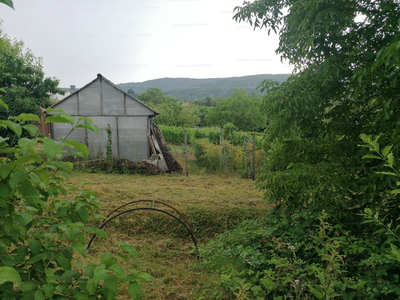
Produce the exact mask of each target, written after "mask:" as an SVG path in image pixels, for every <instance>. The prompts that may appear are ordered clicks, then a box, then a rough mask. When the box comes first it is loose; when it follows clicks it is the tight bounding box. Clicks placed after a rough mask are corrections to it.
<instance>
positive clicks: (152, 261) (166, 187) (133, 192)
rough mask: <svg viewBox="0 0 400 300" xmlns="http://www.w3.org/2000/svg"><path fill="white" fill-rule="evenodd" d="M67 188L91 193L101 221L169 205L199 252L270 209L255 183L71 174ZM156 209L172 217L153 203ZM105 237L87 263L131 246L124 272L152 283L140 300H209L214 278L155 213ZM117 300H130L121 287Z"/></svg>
mask: <svg viewBox="0 0 400 300" xmlns="http://www.w3.org/2000/svg"><path fill="white" fill-rule="evenodd" d="M82 182H86V183H89V185H83V184H82ZM68 183H69V184H72V185H73V186H75V187H79V188H90V189H91V190H93V191H94V192H95V195H96V196H97V198H98V199H99V200H100V202H101V203H102V204H103V207H102V208H101V211H100V212H99V213H101V214H103V215H107V214H108V213H109V212H110V211H112V210H113V209H115V208H117V207H118V206H120V205H122V204H125V203H128V202H130V201H136V200H155V201H161V202H163V203H166V204H168V205H171V206H173V207H174V208H176V209H177V210H179V211H180V212H181V213H183V214H184V215H185V216H186V218H187V219H188V221H189V222H190V224H191V226H192V227H193V231H194V232H195V236H196V239H197V242H198V245H199V247H201V246H202V245H205V244H206V243H207V242H208V241H209V240H210V239H213V238H215V236H216V235H218V234H220V233H222V232H223V231H224V230H227V229H230V228H234V227H235V226H236V225H237V224H239V223H240V222H241V221H243V220H246V219H252V218H256V217H258V216H261V215H262V214H263V213H264V212H265V211H266V210H268V208H269V207H268V205H267V204H265V203H263V201H262V192H260V191H259V190H258V188H257V187H256V185H255V183H254V181H251V180H247V179H237V178H220V177H216V176H197V175H191V176H189V177H186V176H180V175H161V176H141V175H119V174H118V175H117V174H97V173H79V172H74V173H73V175H72V176H71V177H70V179H69V180H68ZM150 206H152V203H147V202H145V203H143V202H141V203H136V204H131V205H129V206H127V207H126V209H129V208H132V207H150ZM155 207H157V208H159V209H162V210H165V211H169V212H171V210H170V209H169V208H168V207H166V206H163V205H160V204H157V203H155ZM93 225H96V226H97V225H98V224H93ZM105 231H106V233H107V236H108V239H107V240H106V241H105V240H103V239H101V238H99V237H97V238H96V239H95V240H94V241H93V243H92V246H91V248H90V249H89V251H88V253H89V257H88V260H89V259H94V260H99V258H100V256H101V255H102V254H103V253H105V252H111V253H117V252H119V251H120V248H119V247H118V246H116V245H115V244H116V243H117V242H128V243H130V244H131V245H133V246H134V247H135V248H136V249H137V251H138V259H137V260H135V261H134V262H133V263H132V265H130V264H125V265H124V267H125V268H126V269H129V268H135V269H136V270H137V271H139V272H148V273H150V274H151V275H152V276H153V277H154V281H153V282H149V283H144V284H142V286H143V299H198V298H199V297H200V296H201V297H203V298H202V299H212V297H211V296H208V295H210V294H209V293H210V291H209V289H210V288H212V284H213V281H215V280H218V277H217V275H215V274H212V273H209V272H208V271H207V270H206V269H205V268H204V267H203V266H202V264H201V261H199V260H198V259H197V252H196V250H195V247H194V243H193V240H192V239H191V236H190V234H189V233H188V231H187V230H186V228H184V227H183V226H182V224H180V223H179V222H178V221H176V220H175V219H174V218H172V217H170V216H168V215H166V214H163V213H160V212H157V211H149V210H137V211H134V212H131V213H127V214H124V215H122V216H120V217H118V218H116V219H115V220H113V221H112V222H110V223H109V224H107V226H106V228H105ZM118 299H129V297H127V292H126V288H125V287H122V291H121V293H120V295H119V297H118Z"/></svg>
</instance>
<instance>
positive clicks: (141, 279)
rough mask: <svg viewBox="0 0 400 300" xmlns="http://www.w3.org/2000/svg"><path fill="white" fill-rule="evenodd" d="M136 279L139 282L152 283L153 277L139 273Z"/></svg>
mask: <svg viewBox="0 0 400 300" xmlns="http://www.w3.org/2000/svg"><path fill="white" fill-rule="evenodd" d="M138 279H139V280H140V281H153V276H151V275H150V274H149V273H144V272H143V273H139V274H138Z"/></svg>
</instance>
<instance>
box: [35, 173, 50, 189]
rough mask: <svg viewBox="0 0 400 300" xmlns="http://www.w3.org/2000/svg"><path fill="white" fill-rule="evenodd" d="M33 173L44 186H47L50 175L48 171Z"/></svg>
mask: <svg viewBox="0 0 400 300" xmlns="http://www.w3.org/2000/svg"><path fill="white" fill-rule="evenodd" d="M33 173H34V174H36V175H37V176H38V177H39V178H40V179H41V180H42V181H43V183H44V184H45V185H49V182H50V173H49V172H48V171H45V170H40V169H38V170H34V171H33Z"/></svg>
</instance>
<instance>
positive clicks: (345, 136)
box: [234, 0, 400, 217]
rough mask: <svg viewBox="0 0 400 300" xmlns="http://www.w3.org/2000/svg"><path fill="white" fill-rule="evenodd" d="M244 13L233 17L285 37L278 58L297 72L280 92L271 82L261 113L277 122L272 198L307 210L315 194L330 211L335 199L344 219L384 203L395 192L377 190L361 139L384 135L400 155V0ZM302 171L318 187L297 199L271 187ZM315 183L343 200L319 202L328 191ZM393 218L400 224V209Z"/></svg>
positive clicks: (263, 7)
mask: <svg viewBox="0 0 400 300" xmlns="http://www.w3.org/2000/svg"><path fill="white" fill-rule="evenodd" d="M235 11H236V14H235V16H234V19H236V20H238V21H247V22H249V23H250V24H252V25H253V26H254V27H255V28H263V27H266V28H268V29H269V30H273V31H275V32H277V33H279V37H280V43H279V47H278V49H277V53H279V54H281V57H282V58H283V59H287V60H289V62H290V63H291V64H293V65H294V66H295V69H296V71H297V73H296V74H295V75H293V76H292V77H291V78H289V80H288V81H287V82H285V83H283V84H282V85H281V86H279V87H276V86H271V85H269V83H267V82H266V83H265V88H266V89H267V95H266V96H265V98H264V101H263V106H262V109H263V111H264V113H265V114H267V115H268V120H269V124H268V126H267V129H266V130H267V133H268V143H267V144H268V145H273V147H272V149H271V156H270V160H269V161H268V163H267V165H268V168H267V169H266V172H265V174H264V175H265V176H264V177H263V179H262V181H263V182H264V183H263V187H264V188H265V189H266V190H268V192H267V193H266V194H267V197H272V198H274V199H276V201H278V202H279V203H282V204H283V203H284V206H287V207H288V206H290V207H292V208H296V209H298V208H300V207H304V206H303V204H305V203H310V202H309V201H310V200H309V197H310V195H313V197H316V198H317V200H316V201H315V202H316V203H319V204H320V205H322V206H323V205H324V203H325V204H326V202H324V201H329V203H330V206H329V207H331V208H333V210H332V213H335V211H336V213H335V214H336V215H339V214H340V215H346V212H347V213H349V214H354V213H356V212H361V211H362V209H363V208H365V207H368V206H370V205H371V206H374V207H376V206H380V205H382V199H380V196H379V193H377V190H381V191H384V190H385V189H386V188H387V186H386V185H385V182H382V181H379V182H380V183H379V184H378V183H376V184H374V182H377V180H378V178H376V176H375V175H374V174H371V173H370V172H368V170H367V168H368V167H370V165H371V162H369V163H366V162H363V163H360V160H359V158H360V157H361V156H362V153H363V151H365V150H364V149H362V148H360V147H358V143H359V136H360V134H361V133H366V134H381V135H382V137H381V139H382V140H383V141H385V142H386V141H388V140H390V141H392V142H393V143H394V148H393V150H394V152H395V153H396V155H397V154H398V149H399V148H398V147H399V143H400V139H399V137H400V135H399V134H398V133H399V128H398V115H399V113H400V97H399V96H400V87H399V85H398V84H397V82H398V80H399V75H400V72H399V67H398V66H399V62H400V47H399V40H400V34H399V19H398V16H399V14H400V5H399V3H398V1H389V0H380V1H355V0H353V1H347V0H346V1H345V0H335V1H326V0H320V1H300V0H299V1H288V0H287V1H285V0H284V1H277V0H267V1H255V2H251V3H250V2H245V4H244V6H242V7H236V8H235ZM293 164H295V165H293ZM288 166H293V168H292V169H291V170H288ZM271 172H272V173H271ZM273 172H275V173H273ZM299 172H300V173H301V174H303V175H304V176H305V174H308V175H307V176H308V178H309V180H311V179H310V178H314V180H311V181H309V183H310V185H309V186H308V187H307V188H306V187H305V186H303V187H302V191H301V192H300V191H296V192H297V194H296V195H297V196H295V197H290V196H289V193H293V191H291V192H290V191H287V192H288V194H283V191H284V190H283V189H282V186H281V185H279V188H278V185H275V187H273V186H272V182H274V183H276V181H275V180H271V179H272V177H274V176H275V175H276V176H278V175H279V176H283V174H286V175H285V176H289V177H290V175H289V174H293V176H299ZM295 173H296V175H294V174H295ZM317 177H319V178H318V179H317ZM294 178H295V177H293V180H294ZM281 179H283V178H281ZM286 179H288V178H286ZM304 179H305V178H304ZM315 180H318V182H320V183H319V184H322V185H323V186H324V190H325V191H333V189H334V190H335V191H336V197H333V195H331V196H330V197H329V199H328V197H326V199H321V198H318V197H319V195H321V197H323V195H322V194H323V193H319V192H318V191H321V189H319V190H317V191H314V190H315V184H317V182H316V181H315ZM281 182H282V181H281ZM329 185H334V186H335V188H333V189H332V188H329ZM271 187H272V188H273V189H272V190H270V189H269V188H271ZM303 188H304V189H303ZM278 189H279V191H278ZM289 190H290V189H289ZM273 191H276V193H275V194H274V192H273ZM313 191H314V192H313ZM338 193H339V194H340V193H341V196H340V197H339V196H338ZM272 198H271V199H272ZM294 198H296V200H295V199H294ZM283 199H286V200H287V201H286V200H283ZM289 199H290V200H289ZM299 199H302V200H301V201H300V200H299ZM344 199H346V200H344ZM296 201H300V203H299V202H296ZM393 201H394V199H393V197H389V200H388V202H386V201H385V205H387V206H388V207H390V206H394V205H395V204H394V202H393ZM313 203H314V202H313ZM344 207H346V208H350V209H347V210H346V212H344V211H343V208H344ZM351 209H354V210H355V211H351ZM392 212H393V217H394V216H395V215H397V214H398V212H399V211H398V209H395V210H392Z"/></svg>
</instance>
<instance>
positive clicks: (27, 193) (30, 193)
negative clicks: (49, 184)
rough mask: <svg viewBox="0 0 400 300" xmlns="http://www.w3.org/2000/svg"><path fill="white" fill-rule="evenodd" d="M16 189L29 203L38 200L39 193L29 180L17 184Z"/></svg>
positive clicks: (37, 201)
mask: <svg viewBox="0 0 400 300" xmlns="http://www.w3.org/2000/svg"><path fill="white" fill-rule="evenodd" d="M18 190H19V192H20V193H21V195H22V197H24V199H25V200H26V201H27V202H28V203H29V204H32V205H36V204H38V203H39V202H40V194H39V192H38V190H37V189H36V188H35V187H34V186H32V184H31V182H30V181H29V180H24V181H23V182H21V183H20V184H19V185H18Z"/></svg>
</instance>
